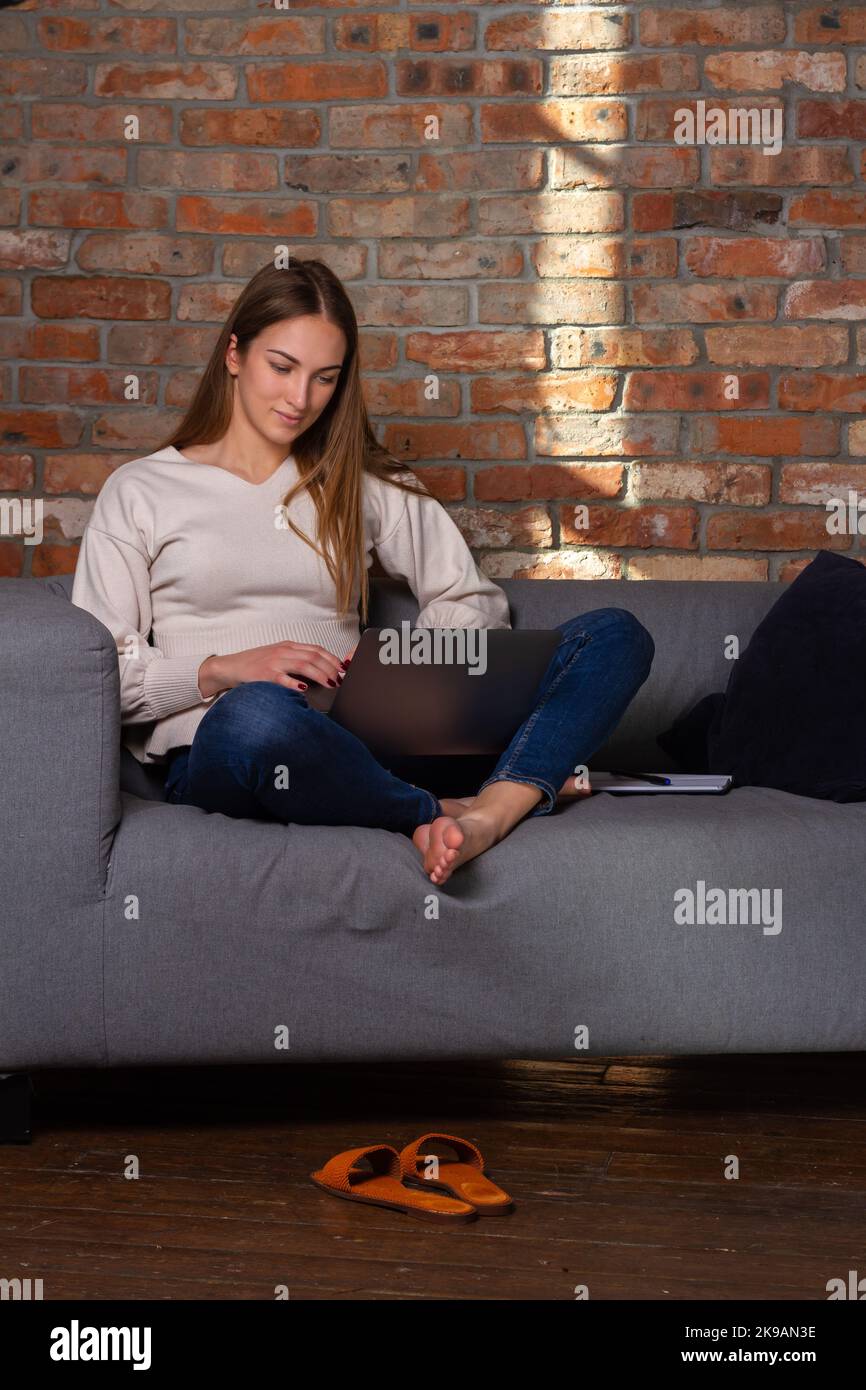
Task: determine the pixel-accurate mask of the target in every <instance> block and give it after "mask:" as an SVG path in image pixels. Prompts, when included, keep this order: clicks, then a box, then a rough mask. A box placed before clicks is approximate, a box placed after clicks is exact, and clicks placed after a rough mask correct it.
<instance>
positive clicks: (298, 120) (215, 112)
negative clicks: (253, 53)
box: [180, 106, 322, 149]
mask: <svg viewBox="0 0 866 1390" xmlns="http://www.w3.org/2000/svg"><path fill="white" fill-rule="evenodd" d="M321 137H322V122H321V118H320V116H319V114H318V112H316V111H310V110H307V111H303V110H300V109H297V110H296V109H294V108H292V107H289V108H288V109H286V110H279V109H276V110H274V109H271V110H256V109H251V110H244V109H243V107H241V108H239V109H238V110H229V111H226V110H220V108H219V107H212V106H206V107H204V108H202V109H198V110H196V109H195V108H193V109H192V110H191V111H181V113H180V141H181V144H182V145H206V146H208V147H210V146H213V145H244V146H247V145H273V146H275V147H276V148H278V149H284V148H287V147H288V148H292V149H299V148H301V147H305V146H310V145H317V144H318V143H319V141H320V139H321Z"/></svg>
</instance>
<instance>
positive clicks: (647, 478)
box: [632, 462, 772, 507]
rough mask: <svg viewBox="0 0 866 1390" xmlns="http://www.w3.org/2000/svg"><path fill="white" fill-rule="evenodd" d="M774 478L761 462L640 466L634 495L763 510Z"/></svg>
mask: <svg viewBox="0 0 866 1390" xmlns="http://www.w3.org/2000/svg"><path fill="white" fill-rule="evenodd" d="M771 486H772V477H771V473H770V469H769V467H768V466H767V465H765V464H757V463H752V464H749V463H667V462H666V463H636V464H635V465H634V466H633V468H632V492H633V495H634V496H635V497H636V498H637V499H638V501H641V502H643V501H646V500H651V501H655V500H663V499H666V498H670V499H673V500H676V501H679V500H681V501H686V502H733V503H735V504H736V505H737V506H738V507H761V506H763V505H764V504H765V503H766V502H769V500H770V488H771Z"/></svg>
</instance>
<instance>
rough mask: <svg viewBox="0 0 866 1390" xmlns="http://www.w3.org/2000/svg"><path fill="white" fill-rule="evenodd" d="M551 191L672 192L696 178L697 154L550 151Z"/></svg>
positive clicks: (629, 148) (638, 149)
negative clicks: (643, 190)
mask: <svg viewBox="0 0 866 1390" xmlns="http://www.w3.org/2000/svg"><path fill="white" fill-rule="evenodd" d="M552 156H553V163H552V174H551V187H552V188H569V189H570V188H653V187H660V188H674V187H676V185H677V184H683V185H685V186H687V187H688V186H690V185H691V184H694V183H696V182H697V180H698V179H699V178H700V154H699V152H698V151H697V150H687V149H661V148H658V147H657V146H655V145H644V146H641V145H637V146H635V145H614V146H601V147H599V148H597V149H596V148H593V149H592V150H574V149H555V150H553V151H552Z"/></svg>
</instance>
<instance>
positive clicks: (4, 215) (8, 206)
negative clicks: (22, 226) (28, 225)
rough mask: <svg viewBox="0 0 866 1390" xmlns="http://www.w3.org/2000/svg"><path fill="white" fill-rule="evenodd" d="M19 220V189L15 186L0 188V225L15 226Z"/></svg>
mask: <svg viewBox="0 0 866 1390" xmlns="http://www.w3.org/2000/svg"><path fill="white" fill-rule="evenodd" d="M20 220H21V192H20V190H19V189H17V188H0V226H4V227H15V226H17V225H18V223H19V222H20Z"/></svg>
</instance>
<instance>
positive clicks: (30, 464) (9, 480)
mask: <svg viewBox="0 0 866 1390" xmlns="http://www.w3.org/2000/svg"><path fill="white" fill-rule="evenodd" d="M35 486H36V460H35V459H34V457H33V455H32V454H0V492H30V491H31V490H32V489H33V488H34V487H35Z"/></svg>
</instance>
